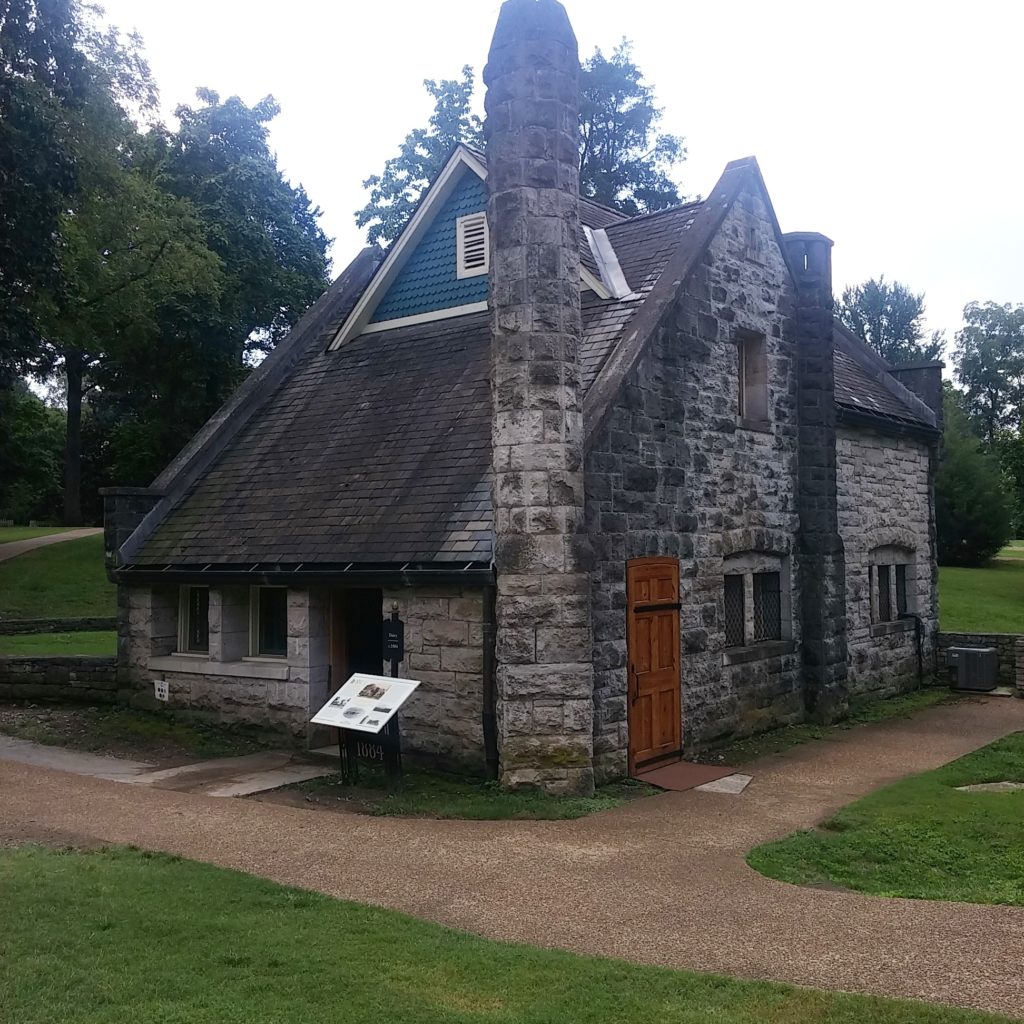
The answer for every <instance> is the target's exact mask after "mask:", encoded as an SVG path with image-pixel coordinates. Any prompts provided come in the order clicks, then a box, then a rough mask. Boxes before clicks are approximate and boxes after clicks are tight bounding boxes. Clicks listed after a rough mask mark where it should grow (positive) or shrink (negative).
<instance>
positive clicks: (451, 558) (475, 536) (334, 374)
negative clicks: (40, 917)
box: [107, 0, 941, 791]
mask: <svg viewBox="0 0 1024 1024" xmlns="http://www.w3.org/2000/svg"><path fill="white" fill-rule="evenodd" d="M578 69H579V64H578V56H577V49H576V41H575V38H574V36H573V33H572V29H571V27H570V25H569V22H568V19H567V16H566V14H565V11H564V9H563V8H562V6H561V5H560V4H559V3H556V2H555V0H508V2H507V3H506V4H505V5H504V7H503V8H502V11H501V14H500V17H499V21H498V25H497V29H496V32H495V36H494V41H493V43H492V47H491V51H490V55H489V59H488V64H487V68H486V70H485V74H484V79H485V82H486V86H487V100H486V107H487V128H486V150H487V152H486V155H485V154H481V153H477V152H474V151H471V150H469V149H467V148H465V147H460V148H458V149H457V150H456V151H455V152H454V153H453V154H452V156H451V158H450V160H449V161H448V163H447V165H446V166H445V168H444V169H443V171H442V172H441V173H440V175H439V176H438V178H437V179H436V181H434V183H433V184H432V186H431V187H430V189H429V191H428V192H427V194H426V195H425V197H424V198H423V200H422V202H421V203H420V205H419V206H418V208H417V210H416V212H415V214H414V215H413V217H412V219H411V220H410V222H409V224H408V226H407V227H406V228H405V230H404V231H403V233H402V235H401V236H400V238H399V239H397V241H396V242H395V243H394V244H393V245H392V246H391V247H390V248H389V249H388V251H387V252H386V253H381V252H379V251H377V250H376V249H367V250H364V252H362V253H361V254H360V255H359V256H357V257H356V259H355V260H354V261H353V263H352V264H351V265H350V266H349V267H348V268H347V269H346V270H345V271H344V272H343V273H342V274H341V276H340V277H339V278H338V279H337V280H336V281H335V283H334V284H333V285H332V286H331V287H330V288H329V289H328V290H327V292H326V293H325V294H324V295H323V297H322V298H321V299H320V300H319V301H318V302H317V303H316V304H315V305H314V306H313V307H312V308H311V309H310V310H309V312H308V313H307V314H306V315H305V317H304V318H303V319H302V320H301V321H300V323H299V324H298V325H297V326H296V327H295V329H294V330H293V331H292V333H291V335H290V336H289V338H288V339H287V340H286V341H285V342H284V343H283V344H281V345H280V346H279V347H278V349H277V350H276V351H275V352H274V353H273V354H272V355H271V356H269V357H268V358H267V360H266V361H265V362H264V363H263V364H262V365H261V366H260V367H259V368H258V369H257V370H255V371H254V372H253V374H252V375H251V377H250V378H249V379H248V380H247V381H246V383H245V384H244V385H243V386H242V387H241V388H240V389H239V391H238V392H237V393H236V394H235V396H234V397H233V398H232V399H231V400H230V401H229V402H228V403H227V405H226V406H225V407H224V408H223V409H222V410H220V412H218V413H217V414H216V416H214V418H213V419H212V420H211V421H210V423H209V424H207V426H206V427H204V429H203V430H202V431H201V432H200V433H199V434H198V435H197V436H196V437H195V438H194V439H193V440H192V441H191V442H190V443H189V444H188V445H187V446H186V447H185V449H184V450H183V451H182V452H181V454H180V455H179V456H178V457H177V458H176V459H175V460H174V462H173V463H172V464H171V465H170V466H169V467H168V468H167V470H166V471H165V472H164V473H163V474H162V475H161V476H160V477H159V478H158V479H157V480H156V481H155V483H154V484H153V486H152V487H149V488H143V489H115V490H112V491H110V492H109V493H108V495H107V547H108V558H109V564H110V572H111V573H112V575H113V577H114V579H116V581H117V583H118V584H119V595H120V599H119V601H120V603H119V615H120V627H119V633H120V644H119V664H120V668H119V672H120V678H121V680H122V681H123V684H124V685H125V686H127V687H130V688H133V689H134V690H136V691H138V694H139V695H140V697H141V695H144V694H145V693H152V689H153V681H154V680H156V679H159V680H166V681H167V683H168V684H169V691H170V702H171V704H172V706H174V707H179V708H183V709H190V710H192V711H194V712H203V713H207V714H209V715H211V716H215V717H218V718H220V719H222V720H227V721H232V722H242V723H247V724H250V725H254V726H260V727H263V728H268V729H277V730H279V731H281V732H283V733H286V734H288V735H289V736H291V737H293V738H294V739H295V740H296V741H297V742H305V741H311V740H313V739H314V737H313V736H312V734H311V731H310V726H309V719H310V716H311V715H312V714H313V713H314V712H315V711H316V710H317V709H318V708H319V707H320V705H321V704H322V703H323V702H324V700H325V699H326V697H327V695H328V693H329V691H330V690H331V689H332V688H334V687H337V686H338V685H340V683H341V682H343V681H344V679H346V678H347V677H348V676H349V674H351V673H352V672H353V671H359V670H362V671H373V672H380V671H381V661H382V655H381V620H382V613H388V612H390V610H391V608H392V607H393V605H397V607H398V609H399V611H400V614H401V616H402V618H403V619H404V621H405V623H406V637H407V651H406V660H405V662H404V664H403V665H402V666H401V669H402V673H403V674H404V675H406V676H410V677H413V678H416V679H419V680H421V681H422V685H421V687H420V689H419V691H418V692H417V694H416V695H415V697H414V698H413V699H412V700H411V701H410V702H409V704H408V705H407V706H406V708H405V709H404V710H403V713H402V720H401V722H402V725H401V727H402V733H403V742H404V744H405V746H406V747H407V748H411V749H414V750H416V751H418V752H420V753H422V754H426V755H431V756H433V757H434V758H436V759H438V760H439V761H442V762H444V763H448V764H458V765H462V766H463V767H465V768H466V769H468V770H472V771H481V772H482V771H487V770H489V771H491V772H494V773H498V774H499V775H500V777H501V779H502V780H503V781H504V782H505V783H506V784H508V785H543V786H545V787H547V788H550V789H552V790H563V791H570V790H571V791H587V790H589V789H590V788H592V786H593V785H594V782H595V780H597V781H600V780H604V779H608V778H611V777H614V776H619V775H623V774H625V773H627V772H628V773H632V772H635V771H637V770H638V769H640V768H643V767H644V766H645V765H650V764H658V763H661V762H662V761H667V760H671V759H673V758H679V757H680V756H682V755H683V754H684V753H685V752H689V751H693V750H696V749H699V748H701V747H703V746H706V745H707V744H709V743H712V742H713V741H715V740H718V739H720V738H723V737H726V736H736V735H742V734H746V733H750V732H754V731H756V730H760V729H765V728H769V727H771V726H775V725H780V724H784V723H790V722H795V721H799V720H801V719H804V718H806V717H808V716H814V717H817V718H824V719H831V718H835V717H837V716H840V715H842V714H843V712H844V710H845V709H846V707H847V705H848V702H849V701H850V700H851V699H853V698H856V697H860V696H861V695H867V694H888V693H892V692H895V691H898V690H901V689H903V688H906V687H909V686H912V685H915V684H916V683H917V682H918V681H919V679H920V678H921V677H922V676H924V675H927V674H930V673H931V671H932V668H933V655H934V650H935V644H936V628H937V627H936V568H935V518H934V497H933V481H934V474H935V468H936V455H937V443H938V439H939V436H940V434H939V428H940V426H941V424H940V422H939V416H940V410H941V402H940V398H941V395H940V392H941V379H940V378H941V367H940V366H939V365H937V364H936V365H928V366H921V367H912V368H903V369H892V368H890V367H889V366H887V365H886V364H885V363H884V362H883V361H882V360H881V359H879V358H878V357H877V356H876V355H875V354H874V353H873V352H872V351H870V350H869V349H867V348H866V347H865V346H864V345H863V344H862V343H861V342H859V341H858V340H857V339H856V338H854V337H852V336H850V335H849V334H848V333H846V332H845V331H844V330H843V329H842V328H841V327H839V326H837V325H836V324H835V323H834V322H833V317H832V311H831V310H832V290H831V272H830V261H831V246H832V243H831V241H830V240H829V239H827V238H826V237H825V236H823V235H819V234H808V233H799V234H787V235H783V234H782V233H781V231H780V229H779V225H778V222H777V220H776V217H775V213H774V211H773V209H772V204H771V200H770V198H769V196H768V192H767V190H766V188H765V185H764V182H763V180H762V177H761V174H760V172H759V169H758V166H757V163H756V162H755V161H754V160H753V159H744V160H737V161H734V162H733V163H731V164H729V165H728V166H727V167H726V168H725V171H724V173H723V174H722V176H721V178H720V179H719V181H718V183H717V184H716V185H715V186H714V188H713V189H712V190H711V192H710V193H709V195H708V197H707V198H706V199H705V200H703V201H701V202H693V203H688V204H686V205H683V206H678V207H675V208H672V209H669V210H665V211H662V212H658V213H653V214H649V215H644V216H637V217H625V216H623V215H622V214H620V213H617V212H615V211H613V210H610V209H606V208H604V207H602V206H599V205H596V204H594V203H592V202H590V201H588V200H586V199H582V198H580V196H579V194H578V175H577V138H576V125H577V118H578V110H577V107H578V84H577V76H578Z"/></svg>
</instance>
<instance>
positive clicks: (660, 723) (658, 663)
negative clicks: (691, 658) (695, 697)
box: [626, 558, 683, 775]
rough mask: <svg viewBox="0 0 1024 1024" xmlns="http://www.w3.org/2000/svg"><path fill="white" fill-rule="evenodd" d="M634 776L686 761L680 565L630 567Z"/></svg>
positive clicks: (637, 563)
mask: <svg viewBox="0 0 1024 1024" xmlns="http://www.w3.org/2000/svg"><path fill="white" fill-rule="evenodd" d="M626 657H627V663H628V672H629V679H628V700H629V773H630V775H632V774H634V773H635V772H636V771H637V769H638V768H640V769H642V768H643V767H644V765H645V764H646V763H648V762H652V761H668V760H670V759H671V756H672V755H677V756H681V749H682V745H683V743H682V715H681V695H680V692H679V687H680V672H679V561H678V559H675V558H637V559H634V560H633V561H631V562H629V563H628V564H627V565H626Z"/></svg>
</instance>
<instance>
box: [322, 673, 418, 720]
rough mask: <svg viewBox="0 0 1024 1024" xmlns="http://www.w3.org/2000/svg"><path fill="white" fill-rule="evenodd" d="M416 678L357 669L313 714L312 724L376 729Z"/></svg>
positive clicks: (404, 698)
mask: <svg viewBox="0 0 1024 1024" xmlns="http://www.w3.org/2000/svg"><path fill="white" fill-rule="evenodd" d="M419 685H420V684H419V680H418V679H394V678H391V677H390V676H371V675H367V674H366V673H364V672H357V673H356V674H355V675H354V676H351V677H350V678H349V680H348V682H346V683H345V685H344V686H343V687H342V688H341V689H340V690H338V692H337V693H335V694H333V695H332V696H331V698H330V699H329V700H328V701H327V703H326V704H325V705H324V706H323V707H322V708H321V709H320V710H319V711H318V712H317V713H316V714H315V715H314V716H313V718H312V722H313V724H314V725H333V726H335V727H336V728H339V729H356V730H358V731H360V732H370V733H378V732H380V731H381V729H383V728H384V726H385V725H387V724H388V722H389V721H391V719H392V718H393V717H394V715H395V712H396V711H398V709H399V708H400V707H401V706H402V705H403V704H404V703H405V702H406V701H407V700H408V699H409V697H410V696H411V694H412V693H413V691H414V690H415V689H416V687H417V686H419Z"/></svg>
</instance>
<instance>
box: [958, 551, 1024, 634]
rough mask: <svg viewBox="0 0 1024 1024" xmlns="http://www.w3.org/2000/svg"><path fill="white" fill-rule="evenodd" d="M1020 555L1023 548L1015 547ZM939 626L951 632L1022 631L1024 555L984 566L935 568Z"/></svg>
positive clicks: (1023, 620) (1023, 618) (1023, 625)
mask: <svg viewBox="0 0 1024 1024" xmlns="http://www.w3.org/2000/svg"><path fill="white" fill-rule="evenodd" d="M1015 550H1020V551H1021V553H1022V555H1024V548H1019V549H1015ZM939 628H940V629H943V630H945V631H946V632H952V633H1024V557H1020V558H1017V557H1015V558H1013V559H1009V558H1007V559H1003V558H1002V557H1000V560H998V561H995V562H993V563H992V564H991V565H990V566H987V567H986V568H984V569H959V568H954V567H953V566H948V565H944V566H942V567H941V568H940V569H939Z"/></svg>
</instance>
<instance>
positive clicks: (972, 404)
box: [953, 302, 1024, 443]
mask: <svg viewBox="0 0 1024 1024" xmlns="http://www.w3.org/2000/svg"><path fill="white" fill-rule="evenodd" d="M953 361H954V363H955V365H956V375H957V377H958V379H959V381H960V383H961V385H962V386H963V389H964V394H965V396H966V405H967V411H968V413H969V414H970V415H971V417H972V418H973V419H974V421H975V422H976V423H977V424H978V427H979V429H980V430H981V434H982V436H983V437H984V438H985V440H986V441H988V442H990V443H991V442H993V441H994V440H995V439H996V436H997V434H998V433H999V431H1000V430H1008V431H1011V432H1014V433H1020V431H1021V428H1022V427H1024V304H1021V305H1016V306H1015V305H1011V304H1010V303H1007V304H1006V305H999V304H998V303H995V302H983V303H979V302H972V303H969V304H968V305H967V306H966V307H964V327H963V328H961V329H960V330H959V331H957V334H956V348H955V350H954V352H953Z"/></svg>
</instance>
